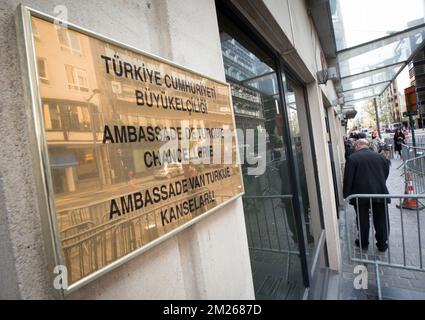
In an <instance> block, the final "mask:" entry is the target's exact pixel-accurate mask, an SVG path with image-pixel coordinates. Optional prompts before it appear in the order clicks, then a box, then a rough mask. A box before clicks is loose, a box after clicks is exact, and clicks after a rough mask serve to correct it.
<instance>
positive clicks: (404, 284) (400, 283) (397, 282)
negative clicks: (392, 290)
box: [392, 277, 412, 289]
mask: <svg viewBox="0 0 425 320" xmlns="http://www.w3.org/2000/svg"><path fill="white" fill-rule="evenodd" d="M392 286H393V287H397V288H402V289H412V285H411V284H410V281H409V279H404V278H398V277H393V278H392Z"/></svg>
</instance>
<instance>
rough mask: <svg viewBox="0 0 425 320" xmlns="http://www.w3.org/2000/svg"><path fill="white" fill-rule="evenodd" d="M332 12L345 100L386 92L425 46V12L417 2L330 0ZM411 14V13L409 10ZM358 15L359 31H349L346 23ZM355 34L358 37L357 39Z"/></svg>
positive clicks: (353, 100) (340, 83)
mask: <svg viewBox="0 0 425 320" xmlns="http://www.w3.org/2000/svg"><path fill="white" fill-rule="evenodd" d="M342 6H345V14H346V16H344V8H343V7H342ZM375 7H376V8H375ZM347 9H351V11H347ZM330 10H331V15H332V20H333V27H334V34H335V39H336V43H337V64H338V69H339V75H340V81H339V83H336V89H337V91H338V93H339V97H340V98H343V100H344V102H345V103H346V104H347V103H349V104H352V103H353V102H355V101H360V100H366V99H372V98H378V97H379V96H381V95H382V94H383V93H384V91H385V90H386V89H387V88H388V87H389V85H390V84H391V82H392V81H393V80H395V78H396V77H397V76H398V75H399V74H400V72H401V71H402V70H403V68H404V67H405V66H406V65H407V64H408V63H409V62H410V61H411V60H412V58H413V56H414V55H415V54H416V53H417V52H418V51H419V50H420V49H421V48H423V47H424V45H425V41H424V40H425V23H424V17H423V10H422V6H419V5H418V0H406V1H398V2H396V1H390V2H387V1H383V2H379V3H378V2H376V3H375V2H374V3H372V2H370V1H366V0H362V1H358V0H344V1H342V0H330ZM353 11H354V12H353ZM408 12H410V13H411V14H410V15H407V14H404V13H408ZM397 13H398V15H397ZM347 14H348V15H349V16H347ZM390 14H391V15H393V14H394V15H396V16H397V17H398V20H394V19H393V20H391V19H388V17H386V15H390ZM407 17H410V18H407ZM412 17H415V18H416V19H413V18H412ZM353 18H354V19H355V20H354V21H355V22H356V24H355V26H356V29H347V28H348V27H347V26H344V24H345V22H350V21H349V19H350V20H351V24H352V21H353ZM403 19H406V20H403ZM403 26H404V27H403ZM397 27H398V29H393V28H397ZM390 28H391V29H390ZM356 32H357V34H358V36H357V37H354V36H355V35H353V33H356ZM362 33H364V37H363V39H364V41H361V39H362V36H361V34H362ZM348 38H350V39H357V40H356V41H357V42H356V43H355V45H353V44H354V42H351V46H350V44H348V45H347V42H348V41H346V40H348Z"/></svg>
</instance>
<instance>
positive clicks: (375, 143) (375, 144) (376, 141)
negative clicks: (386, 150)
mask: <svg viewBox="0 0 425 320" xmlns="http://www.w3.org/2000/svg"><path fill="white" fill-rule="evenodd" d="M382 145H383V142H382V140H381V139H380V138H379V135H378V131H376V130H375V131H373V132H372V140H371V141H370V149H371V150H372V151H375V152H378V153H379V152H381V146H382Z"/></svg>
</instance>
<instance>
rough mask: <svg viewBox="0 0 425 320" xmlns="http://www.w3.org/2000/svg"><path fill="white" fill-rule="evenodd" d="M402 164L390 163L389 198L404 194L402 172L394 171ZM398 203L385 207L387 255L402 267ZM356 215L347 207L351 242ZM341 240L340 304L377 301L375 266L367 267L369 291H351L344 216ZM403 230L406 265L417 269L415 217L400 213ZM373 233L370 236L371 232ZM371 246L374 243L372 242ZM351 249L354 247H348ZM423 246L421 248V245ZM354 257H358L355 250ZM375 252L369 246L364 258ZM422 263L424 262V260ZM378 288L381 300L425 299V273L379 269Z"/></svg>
mask: <svg viewBox="0 0 425 320" xmlns="http://www.w3.org/2000/svg"><path fill="white" fill-rule="evenodd" d="M401 164H402V161H401V160H398V159H393V160H392V162H391V170H390V175H389V177H388V180H387V186H388V189H389V192H390V194H397V195H398V194H404V178H403V176H402V173H403V168H402V167H401V168H400V169H397V168H398V167H399V166H400V165H401ZM396 202H397V201H393V203H391V204H390V205H389V207H388V210H389V217H390V229H391V231H390V243H389V245H390V252H391V261H393V262H397V263H401V264H402V263H403V262H402V261H403V251H402V250H403V249H402V241H401V239H402V237H401V219H400V209H397V208H396V204H397V203H396ZM354 216H355V212H354V210H353V208H352V206H350V207H349V211H348V212H347V217H348V219H349V220H350V221H349V224H348V228H349V230H350V234H351V235H350V237H351V241H352V242H353V241H354V239H356V233H357V232H356V230H355V227H354ZM340 217H341V219H340V238H341V247H342V248H341V249H342V254H343V265H342V274H341V276H340V279H339V294H338V298H339V299H341V300H347V299H348V300H365V299H366V300H368V299H377V288H376V273H375V267H374V266H371V265H369V266H367V269H368V276H369V277H368V279H369V281H368V284H369V285H368V289H367V290H361V289H360V290H357V289H355V288H354V285H353V280H354V277H355V276H356V275H355V274H354V273H353V270H354V267H355V266H356V265H357V263H351V262H350V261H349V256H348V249H347V245H348V244H347V239H346V230H345V224H344V213H343V212H341V214H340ZM403 222H404V224H403V226H404V230H405V244H406V261H409V262H410V263H414V264H415V265H417V264H418V263H419V253H418V252H419V250H418V236H417V234H418V233H417V216H416V211H414V212H407V211H406V212H403ZM420 222H421V226H425V211H424V210H422V211H420ZM371 233H372V232H371ZM423 233H424V232H422V243H425V242H424V234H423ZM372 243H374V241H373V242H372ZM350 245H351V247H352V248H354V243H351V244H350ZM422 246H423V245H422ZM355 250H357V251H354V252H356V254H360V251H359V250H358V249H355ZM376 253H377V252H376V249H375V252H374V248H373V247H372V246H369V250H368V251H367V252H364V253H363V254H368V255H374V254H376ZM379 259H382V260H386V261H387V260H388V251H387V252H386V253H385V254H382V253H380V254H379ZM424 261H425V260H424ZM380 279H381V288H382V294H383V297H384V299H385V298H386V299H425V272H416V271H406V270H400V269H396V268H388V267H381V268H380Z"/></svg>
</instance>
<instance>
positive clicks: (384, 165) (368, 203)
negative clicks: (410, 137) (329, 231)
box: [343, 139, 390, 252]
mask: <svg viewBox="0 0 425 320" xmlns="http://www.w3.org/2000/svg"><path fill="white" fill-rule="evenodd" d="M354 148H355V152H354V153H353V154H352V155H351V156H349V157H348V159H347V161H346V163H345V170H344V185H343V193H344V198H347V197H348V196H350V195H352V194H388V193H389V192H388V189H387V186H386V181H387V178H388V175H389V172H390V161H389V160H388V159H387V158H386V157H384V156H383V155H382V154H379V153H376V152H374V151H372V150H370V149H369V141H367V140H366V139H359V140H357V141H356V142H355V143H354ZM388 203H390V200H389V199H383V198H380V199H379V198H372V200H370V198H353V199H351V200H350V204H351V205H353V206H354V209H355V211H356V221H357V229H358V230H359V239H356V241H355V244H356V246H358V247H361V248H362V249H367V248H368V246H369V228H370V226H369V210H371V211H372V212H373V225H374V227H375V239H376V246H377V248H378V250H379V251H382V252H384V251H386V250H387V249H388V244H387V241H388V235H389V232H390V226H389V218H388V208H387V204H388Z"/></svg>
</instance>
